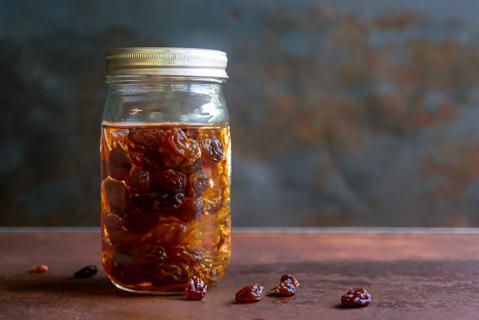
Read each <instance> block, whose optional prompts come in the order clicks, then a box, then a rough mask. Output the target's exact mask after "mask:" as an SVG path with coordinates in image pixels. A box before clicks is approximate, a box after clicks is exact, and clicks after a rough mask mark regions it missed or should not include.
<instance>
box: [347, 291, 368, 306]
mask: <svg viewBox="0 0 479 320" xmlns="http://www.w3.org/2000/svg"><path fill="white" fill-rule="evenodd" d="M370 302H371V294H370V293H369V292H368V291H367V290H365V289H349V290H348V291H347V292H346V293H345V294H344V295H343V296H342V297H341V304H342V305H343V307H346V308H361V307H366V306H368V305H369V303H370Z"/></svg>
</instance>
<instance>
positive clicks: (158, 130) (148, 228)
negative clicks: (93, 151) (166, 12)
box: [100, 48, 231, 294]
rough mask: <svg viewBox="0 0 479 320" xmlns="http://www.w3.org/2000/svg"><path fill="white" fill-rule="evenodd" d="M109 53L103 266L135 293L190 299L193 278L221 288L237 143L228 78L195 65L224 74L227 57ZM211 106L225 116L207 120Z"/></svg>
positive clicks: (203, 53)
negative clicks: (224, 88) (226, 94)
mask: <svg viewBox="0 0 479 320" xmlns="http://www.w3.org/2000/svg"><path fill="white" fill-rule="evenodd" d="M118 50H120V51H118ZM185 50H186V51H185ZM138 52H140V54H138ZM168 54H173V56H174V57H175V55H176V59H173V60H175V61H172V60H171V56H170V59H166V58H165V57H166V56H167V55H168ZM108 55H109V54H108V53H107V83H109V86H110V87H113V88H110V90H109V97H108V98H107V103H106V105H105V111H104V116H103V123H102V132H101V140H100V156H101V174H102V176H101V230H102V257H101V258H102V264H103V268H104V269H105V271H106V273H107V274H108V276H109V278H110V280H111V281H112V283H113V284H114V285H115V286H116V287H118V288H120V289H122V290H126V291H131V292H138V293H159V294H182V293H184V292H185V290H186V287H187V285H188V283H189V282H190V280H191V279H193V278H195V279H200V280H201V281H203V282H204V283H205V284H206V285H207V286H208V287H209V288H211V287H213V286H215V284H216V283H217V282H218V280H220V279H221V278H222V277H223V276H224V274H225V272H226V269H227V267H228V264H229V260H230V255H231V220H230V184H231V138H230V128H229V122H228V118H227V116H228V114H227V110H226V105H225V103H224V101H223V99H222V93H221V85H222V83H223V82H224V78H225V75H226V73H224V74H218V73H213V74H212V73H209V72H210V71H208V70H204V71H203V75H200V74H199V72H200V71H201V67H198V66H197V65H195V64H197V63H199V62H198V61H200V62H201V63H202V65H203V66H204V65H205V63H206V65H207V67H208V68H209V69H211V68H210V66H209V65H208V63H209V64H210V65H214V63H216V64H220V63H221V66H223V69H224V68H225V67H226V60H225V59H226V55H225V54H224V53H222V52H219V51H214V50H197V49H195V50H193V49H180V48H130V49H117V50H114V51H113V53H110V55H116V56H121V58H118V57H116V58H115V57H113V58H111V57H110V61H109V60H108V57H109V56H108ZM151 57H153V58H151ZM221 57H224V59H222V60H221V59H220V58H221ZM118 59H121V60H120V61H117V60H118ZM145 59H153V60H154V61H150V62H151V63H150V64H149V68H150V69H149V70H148V69H147V71H146V72H147V74H150V73H151V75H153V77H145V73H144V72H145V69H144V66H145V64H144V62H145ZM201 59H203V60H201ZM208 59H209V60H208ZM215 59H217V60H215ZM126 60H127V61H126ZM218 60H221V61H219V62H218ZM205 61H206V62H205ZM172 64H173V65H174V66H175V67H172V66H171V65H172ZM181 64H182V65H183V66H179V65H181ZM124 65H127V66H128V67H127V68H126V67H125V69H122V68H123V67H124ZM152 65H153V67H152ZM109 66H110V67H111V69H109V68H108V67H109ZM112 66H114V67H112ZM132 66H133V67H136V68H137V69H134V68H132ZM175 68H178V70H174V69H175ZM189 68H192V69H195V70H188V69H189ZM205 69H207V68H205ZM132 70H136V71H133V73H132ZM135 72H136V73H135ZM191 72H193V73H194V74H191ZM214 72H217V71H214ZM223 72H224V71H223ZM178 73H180V74H178ZM125 74H126V75H127V76H128V77H126V80H125ZM108 75H109V76H108ZM119 75H121V76H119ZM199 76H201V79H199V78H198V77H199ZM108 77H110V78H108ZM132 79H133V80H132ZM185 84H187V86H186V87H185ZM132 86H134V87H135V88H134V90H133V91H132ZM125 87H126V89H125ZM185 88H187V89H185ZM188 88H189V89H188ZM123 89H125V90H123ZM185 91H187V92H186V93H185ZM132 92H133V93H132ZM205 92H207V93H206V94H205ZM118 95H120V96H121V99H117V98H115V97H117V96H118ZM185 96H186V97H188V98H189V99H188V98H187V99H185ZM172 97H173V98H172ZM130 99H133V100H134V101H135V104H129V103H128V101H129V100H130ZM172 99H173V100H172ZM205 101H206V103H216V110H215V108H209V110H210V112H211V113H212V114H211V115H210V116H209V117H206V120H202V119H203V118H201V117H199V116H198V113H200V114H201V116H202V117H204V113H205V111H204V108H202V107H203V106H204V104H205ZM178 103H181V104H182V105H181V107H178V108H171V107H170V105H171V104H174V105H177V104H178ZM165 105H168V107H165ZM128 108H131V110H133V109H135V110H134V111H135V112H129V111H128ZM131 110H130V111H131ZM138 110H142V112H140V113H141V118H139V116H138ZM158 114H162V117H163V118H161V117H160V118H158Z"/></svg>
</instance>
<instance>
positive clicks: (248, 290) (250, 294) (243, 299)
mask: <svg viewBox="0 0 479 320" xmlns="http://www.w3.org/2000/svg"><path fill="white" fill-rule="evenodd" d="M262 295H263V286H261V285H260V284H257V283H255V284H253V285H250V286H246V287H244V288H242V289H241V290H240V291H238V292H236V295H235V300H236V302H237V303H253V302H258V301H260V300H261V298H262Z"/></svg>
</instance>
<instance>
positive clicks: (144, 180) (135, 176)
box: [126, 166, 150, 194]
mask: <svg viewBox="0 0 479 320" xmlns="http://www.w3.org/2000/svg"><path fill="white" fill-rule="evenodd" d="M126 184H127V186H128V188H129V189H130V192H131V193H133V194H145V193H147V192H148V190H149V189H150V172H149V171H147V170H143V169H142V168H140V167H137V166H134V167H133V168H132V169H131V171H130V175H129V176H128V179H127V181H126Z"/></svg>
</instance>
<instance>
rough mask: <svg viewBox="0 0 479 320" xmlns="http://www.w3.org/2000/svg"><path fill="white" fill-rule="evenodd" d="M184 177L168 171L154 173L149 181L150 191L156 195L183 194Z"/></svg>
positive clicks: (179, 173)
mask: <svg viewBox="0 0 479 320" xmlns="http://www.w3.org/2000/svg"><path fill="white" fill-rule="evenodd" d="M186 180H187V179H186V175H185V174H184V173H182V172H180V171H176V170H173V169H168V170H164V171H160V172H155V173H154V174H153V177H152V181H151V190H152V191H154V192H157V193H168V194H177V193H185V188H186Z"/></svg>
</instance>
